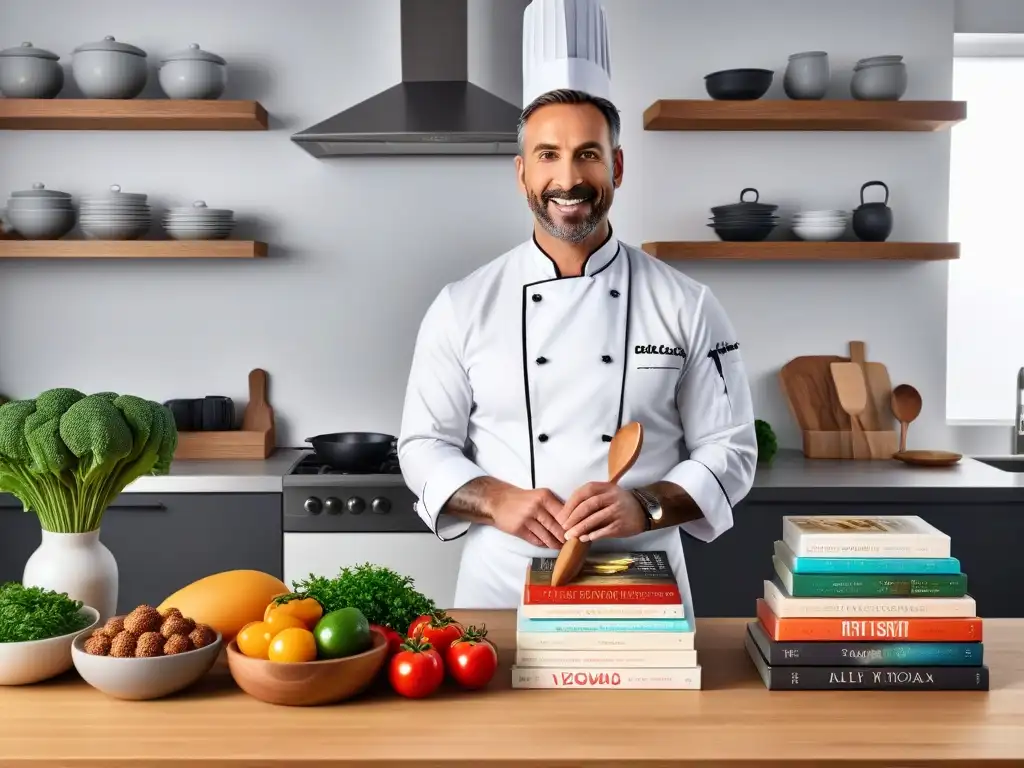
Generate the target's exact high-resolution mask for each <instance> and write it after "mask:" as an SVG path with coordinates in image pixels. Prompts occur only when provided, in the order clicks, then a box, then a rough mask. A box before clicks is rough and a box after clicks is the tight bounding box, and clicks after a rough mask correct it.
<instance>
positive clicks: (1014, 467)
mask: <svg viewBox="0 0 1024 768" xmlns="http://www.w3.org/2000/svg"><path fill="white" fill-rule="evenodd" d="M972 458H973V459H974V460H975V461H980V462H981V463H982V464H988V465H989V466H990V467H994V468H996V469H1001V470H1002V471H1003V472H1024V455H1020V456H973V457H972Z"/></svg>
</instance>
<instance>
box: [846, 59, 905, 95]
mask: <svg viewBox="0 0 1024 768" xmlns="http://www.w3.org/2000/svg"><path fill="white" fill-rule="evenodd" d="M906 92H907V65H906V64H904V63H903V62H880V63H877V64H867V65H864V66H861V67H860V68H859V69H856V70H855V71H854V73H853V77H852V78H851V79H850V95H852V96H853V98H855V99H858V100H860V101H897V100H899V99H901V98H902V97H903V94H904V93H906Z"/></svg>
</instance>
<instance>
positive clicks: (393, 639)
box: [370, 624, 404, 656]
mask: <svg viewBox="0 0 1024 768" xmlns="http://www.w3.org/2000/svg"><path fill="white" fill-rule="evenodd" d="M370 629H371V630H374V629H377V630H380V631H381V632H383V633H384V637H386V638H387V639H388V656H394V655H395V654H396V653H398V651H399V649H400V648H401V647H402V641H403V639H404V638H403V637H402V636H401V635H400V634H398V633H397V632H395V630H393V629H391V628H390V627H382V626H381V625H380V624H371V625H370Z"/></svg>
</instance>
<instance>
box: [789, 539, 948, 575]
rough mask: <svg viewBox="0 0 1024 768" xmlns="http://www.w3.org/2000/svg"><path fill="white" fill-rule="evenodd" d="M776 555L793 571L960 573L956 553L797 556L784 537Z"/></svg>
mask: <svg viewBox="0 0 1024 768" xmlns="http://www.w3.org/2000/svg"><path fill="white" fill-rule="evenodd" d="M775 556H776V557H778V558H779V559H780V560H782V562H784V563H785V564H786V567H787V568H789V570H791V571H792V572H793V573H915V574H917V573H928V574H933V573H960V561H959V560H958V559H957V558H955V557H797V556H796V555H794V554H793V550H791V549H790V548H789V547H788V546H786V542H784V541H776V542H775Z"/></svg>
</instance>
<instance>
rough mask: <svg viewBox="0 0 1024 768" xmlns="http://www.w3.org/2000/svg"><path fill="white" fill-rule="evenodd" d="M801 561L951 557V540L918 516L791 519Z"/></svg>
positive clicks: (785, 524) (786, 525) (786, 533)
mask: <svg viewBox="0 0 1024 768" xmlns="http://www.w3.org/2000/svg"><path fill="white" fill-rule="evenodd" d="M782 540H783V541H784V542H786V544H787V546H789V548H790V549H791V550H793V554H795V555H796V556H797V557H860V558H864V557H898V558H906V557H929V558H936V557H949V556H950V538H949V535H948V534H945V533H943V532H942V531H940V530H939V529H938V528H936V527H935V526H933V525H931V524H930V523H928V522H926V521H925V520H924V519H922V518H920V517H918V516H917V515H849V516H848V515H787V516H785V517H783V518H782Z"/></svg>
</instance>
